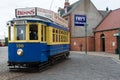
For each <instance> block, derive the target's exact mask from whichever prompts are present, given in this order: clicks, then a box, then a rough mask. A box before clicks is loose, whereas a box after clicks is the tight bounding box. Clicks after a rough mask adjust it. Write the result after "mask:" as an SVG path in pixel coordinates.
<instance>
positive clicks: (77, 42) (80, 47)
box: [71, 37, 94, 51]
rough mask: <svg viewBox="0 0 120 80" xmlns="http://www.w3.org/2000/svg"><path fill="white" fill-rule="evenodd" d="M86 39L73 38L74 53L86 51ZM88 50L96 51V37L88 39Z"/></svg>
mask: <svg viewBox="0 0 120 80" xmlns="http://www.w3.org/2000/svg"><path fill="white" fill-rule="evenodd" d="M90 43H91V44H90ZM85 44H86V43H85V38H84V37H81V38H71V50H72V51H85ZM87 50H88V51H94V37H87Z"/></svg>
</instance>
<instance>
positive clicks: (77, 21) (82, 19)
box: [74, 15, 86, 26]
mask: <svg viewBox="0 0 120 80" xmlns="http://www.w3.org/2000/svg"><path fill="white" fill-rule="evenodd" d="M85 24H86V15H75V16H74V25H75V26H85Z"/></svg>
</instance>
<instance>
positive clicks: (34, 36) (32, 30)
mask: <svg viewBox="0 0 120 80" xmlns="http://www.w3.org/2000/svg"><path fill="white" fill-rule="evenodd" d="M29 38H30V40H38V25H33V24H32V25H30V27H29Z"/></svg>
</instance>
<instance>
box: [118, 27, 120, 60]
mask: <svg viewBox="0 0 120 80" xmlns="http://www.w3.org/2000/svg"><path fill="white" fill-rule="evenodd" d="M118 54H119V59H120V28H119V29H118Z"/></svg>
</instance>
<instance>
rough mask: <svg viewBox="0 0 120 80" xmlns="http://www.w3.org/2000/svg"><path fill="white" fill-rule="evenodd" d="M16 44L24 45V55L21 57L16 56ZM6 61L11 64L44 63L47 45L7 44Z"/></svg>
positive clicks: (46, 58)
mask: <svg viewBox="0 0 120 80" xmlns="http://www.w3.org/2000/svg"><path fill="white" fill-rule="evenodd" d="M16 44H24V48H20V49H23V51H24V53H23V55H22V56H18V55H17V49H19V48H17V47H16ZM8 46H9V47H8V61H11V62H44V61H47V60H48V57H47V51H46V50H47V45H46V44H45V43H9V45H8Z"/></svg>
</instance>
